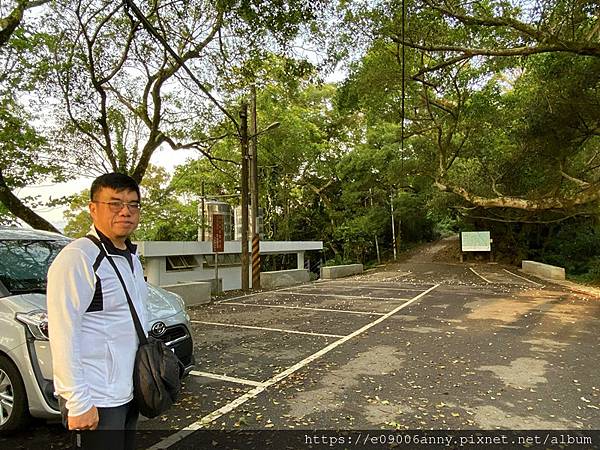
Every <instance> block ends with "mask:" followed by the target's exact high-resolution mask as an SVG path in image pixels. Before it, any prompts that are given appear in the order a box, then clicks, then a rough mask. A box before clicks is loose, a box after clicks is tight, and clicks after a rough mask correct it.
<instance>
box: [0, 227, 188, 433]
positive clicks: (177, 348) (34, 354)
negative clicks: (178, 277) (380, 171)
mask: <svg viewBox="0 0 600 450" xmlns="http://www.w3.org/2000/svg"><path fill="white" fill-rule="evenodd" d="M69 242H70V239H69V238H67V237H65V236H63V235H61V234H57V233H49V232H45V231H38V230H28V229H22V228H2V227H0V432H3V431H11V430H16V429H22V428H23V427H24V426H25V425H26V424H27V422H28V420H29V418H30V417H32V416H33V417H37V418H46V419H53V418H57V417H59V416H60V413H59V411H58V402H57V399H56V397H55V396H54V386H53V384H52V358H51V355H50V345H49V342H48V322H47V320H46V294H45V292H46V276H47V273H48V267H49V266H50V263H51V262H52V261H53V260H54V258H55V257H56V255H57V254H58V252H59V251H60V250H61V249H62V248H63V247H64V246H65V245H67V244H68V243H69ZM148 291H149V298H148V304H149V313H150V326H151V331H150V334H151V335H153V336H154V337H156V338H159V339H161V340H163V341H165V343H166V344H167V346H169V347H170V348H172V349H173V351H174V352H175V354H176V355H177V356H178V357H179V359H180V360H181V362H182V363H183V366H184V367H185V369H183V374H182V375H186V374H187V373H189V371H191V370H192V368H193V365H194V356H193V344H192V337H191V334H190V329H191V327H190V318H189V316H188V314H187V313H186V311H185V304H184V302H183V299H182V298H181V297H180V296H179V295H176V294H173V293H171V292H167V291H165V290H164V289H161V288H158V287H155V286H152V285H148Z"/></svg>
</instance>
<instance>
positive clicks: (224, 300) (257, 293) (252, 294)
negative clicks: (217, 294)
mask: <svg viewBox="0 0 600 450" xmlns="http://www.w3.org/2000/svg"><path fill="white" fill-rule="evenodd" d="M296 287H301V286H292V287H285V288H279V289H273V290H272V291H256V292H251V293H249V294H243V295H238V296H237V297H231V298H224V299H223V300H218V301H216V302H214V303H215V304H218V303H225V302H230V301H232V300H239V299H241V298H248V297H255V296H257V295H260V294H270V293H272V292H279V291H285V290H287V289H294V288H296Z"/></svg>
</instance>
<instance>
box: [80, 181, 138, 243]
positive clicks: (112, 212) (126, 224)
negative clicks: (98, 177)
mask: <svg viewBox="0 0 600 450" xmlns="http://www.w3.org/2000/svg"><path fill="white" fill-rule="evenodd" d="M119 201H121V202H124V203H132V202H137V203H139V201H140V198H139V197H138V195H137V193H136V192H135V191H130V190H124V191H120V192H117V191H115V190H114V189H111V188H107V187H105V188H101V189H100V190H99V191H98V192H96V195H95V197H94V200H93V201H91V202H90V204H89V208H90V214H91V216H92V220H93V222H94V225H95V226H96V228H97V229H98V230H100V231H101V232H102V233H104V234H105V235H106V237H108V238H109V239H110V240H112V241H115V240H116V241H124V240H125V239H126V238H127V237H129V235H130V234H131V233H133V231H134V230H135V229H136V228H137V226H138V223H139V221H140V210H139V209H136V208H134V207H131V206H129V207H128V206H127V205H123V207H122V208H120V209H118V207H116V206H115V204H114V203H113V204H112V205H111V204H109V203H110V202H119ZM117 209H118V211H117Z"/></svg>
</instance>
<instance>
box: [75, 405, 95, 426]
mask: <svg viewBox="0 0 600 450" xmlns="http://www.w3.org/2000/svg"><path fill="white" fill-rule="evenodd" d="M98 420H99V417H98V410H97V409H96V407H95V406H92V407H91V408H90V409H88V410H87V411H86V412H84V413H83V414H81V415H79V416H69V430H95V429H96V428H98Z"/></svg>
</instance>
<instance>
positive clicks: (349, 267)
mask: <svg viewBox="0 0 600 450" xmlns="http://www.w3.org/2000/svg"><path fill="white" fill-rule="evenodd" d="M362 272H363V265H362V264H345V265H343V266H328V267H321V278H322V279H325V280H335V279H336V278H343V277H349V276H351V275H356V274H359V273H362Z"/></svg>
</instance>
